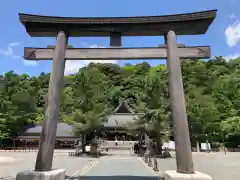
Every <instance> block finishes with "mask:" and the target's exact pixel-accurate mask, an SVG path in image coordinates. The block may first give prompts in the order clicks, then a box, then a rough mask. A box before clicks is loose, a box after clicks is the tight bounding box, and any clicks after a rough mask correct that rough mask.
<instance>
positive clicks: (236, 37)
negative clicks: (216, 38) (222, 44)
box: [225, 20, 240, 47]
mask: <svg viewBox="0 0 240 180" xmlns="http://www.w3.org/2000/svg"><path fill="white" fill-rule="evenodd" d="M225 37H226V42H227V44H228V46H229V47H234V46H236V45H237V44H238V43H239V42H240V21H238V20H237V21H235V22H234V23H233V24H230V25H229V26H228V27H227V29H226V30H225Z"/></svg>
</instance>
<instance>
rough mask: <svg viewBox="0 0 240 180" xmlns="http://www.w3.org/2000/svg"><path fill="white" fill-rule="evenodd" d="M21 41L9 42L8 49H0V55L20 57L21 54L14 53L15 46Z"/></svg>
mask: <svg viewBox="0 0 240 180" xmlns="http://www.w3.org/2000/svg"><path fill="white" fill-rule="evenodd" d="M19 44H20V43H19V42H12V43H9V44H8V46H7V48H6V49H0V55H4V56H8V57H11V58H15V59H16V58H20V56H18V55H15V54H14V53H13V47H15V46H18V45H19Z"/></svg>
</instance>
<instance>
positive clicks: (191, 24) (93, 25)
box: [19, 10, 217, 37]
mask: <svg viewBox="0 0 240 180" xmlns="http://www.w3.org/2000/svg"><path fill="white" fill-rule="evenodd" d="M216 13H217V10H209V11H201V12H194V13H187V14H175V15H165V16H138V17H57V16H55V17H54V16H40V15H32V14H22V13H19V19H20V22H21V23H22V24H23V25H24V26H25V28H26V31H27V32H28V34H29V35H30V36H33V37H53V36H56V34H57V32H58V31H60V30H64V31H66V32H67V33H68V35H69V36H72V37H84V36H85V37H102V36H103V37H104V36H110V35H111V33H120V34H121V35H122V36H161V35H164V33H165V32H166V31H168V30H174V31H175V33H176V34H177V35H196V34H204V33H206V31H207V30H208V27H209V26H210V25H211V23H212V22H213V20H214V19H215V17H216Z"/></svg>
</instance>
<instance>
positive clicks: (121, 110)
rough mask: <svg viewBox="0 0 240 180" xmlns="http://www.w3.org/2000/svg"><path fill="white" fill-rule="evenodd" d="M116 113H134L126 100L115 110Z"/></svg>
mask: <svg viewBox="0 0 240 180" xmlns="http://www.w3.org/2000/svg"><path fill="white" fill-rule="evenodd" d="M114 113H115V114H116V113H125V114H126V113H133V111H132V110H131V108H130V107H129V105H128V104H127V102H126V101H121V102H120V104H119V105H118V107H117V108H116V109H115V110H114Z"/></svg>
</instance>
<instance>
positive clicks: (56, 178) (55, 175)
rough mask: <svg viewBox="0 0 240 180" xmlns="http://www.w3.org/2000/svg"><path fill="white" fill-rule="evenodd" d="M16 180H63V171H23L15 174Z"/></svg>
mask: <svg viewBox="0 0 240 180" xmlns="http://www.w3.org/2000/svg"><path fill="white" fill-rule="evenodd" d="M16 180H65V169H53V170H50V171H34V170H29V171H23V172H19V173H18V174H17V178H16Z"/></svg>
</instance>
